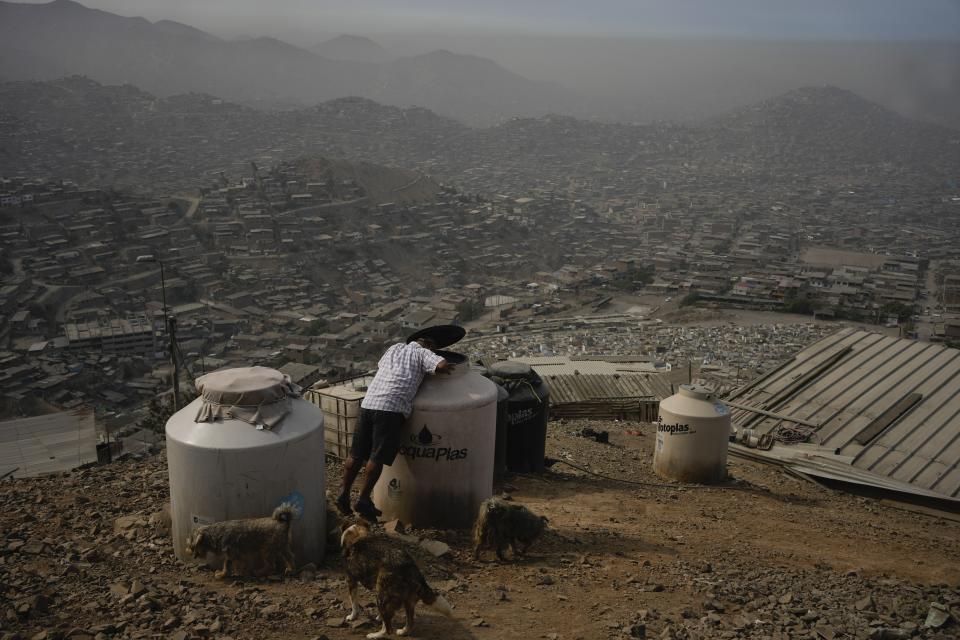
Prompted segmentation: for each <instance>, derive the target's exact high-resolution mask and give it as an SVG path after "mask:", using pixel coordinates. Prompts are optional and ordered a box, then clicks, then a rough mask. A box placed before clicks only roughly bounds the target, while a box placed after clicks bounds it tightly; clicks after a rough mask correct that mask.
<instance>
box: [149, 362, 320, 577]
mask: <svg viewBox="0 0 960 640" xmlns="http://www.w3.org/2000/svg"><path fill="white" fill-rule="evenodd" d="M197 390H198V391H199V392H200V397H199V398H197V399H196V400H194V401H193V402H191V403H190V404H189V405H187V406H186V407H184V408H183V409H181V410H180V411H178V412H177V413H176V414H174V415H173V416H172V417H171V418H170V420H169V421H168V422H167V427H166V432H167V464H168V467H169V473H170V506H171V516H172V530H173V548H174V550H175V552H176V554H177V557H178V558H180V559H181V560H190V558H187V557H186V551H185V546H186V543H187V539H188V537H189V535H190V533H191V532H192V531H193V529H194V528H196V527H198V526H200V525H203V524H209V523H211V522H219V521H222V520H234V519H239V518H260V517H264V516H269V515H270V514H271V513H272V512H273V509H274V508H276V507H277V506H279V505H280V504H281V503H282V502H292V503H294V504H296V505H297V506H298V507H299V508H300V509H301V512H302V513H301V516H300V518H299V519H297V520H294V522H293V527H292V535H293V552H294V555H295V557H296V562H297V564H298V565H302V564H306V563H308V562H313V563H319V562H320V561H321V560H322V559H323V553H324V544H325V540H326V536H325V531H326V499H325V492H324V482H325V480H324V443H323V413H322V412H321V411H320V409H319V408H318V407H315V406H314V405H312V404H310V403H309V402H307V401H305V400H303V399H301V398H300V397H299V393H298V391H299V390H298V389H297V388H296V387H295V386H294V385H292V384H291V383H290V380H289V378H287V377H286V376H284V375H283V374H281V373H280V372H279V371H276V370H274V369H267V368H264V367H249V368H241V369H225V370H223V371H217V372H214V373H210V374H207V375H205V376H203V377H201V378H198V379H197ZM211 562H213V560H212V559H211Z"/></svg>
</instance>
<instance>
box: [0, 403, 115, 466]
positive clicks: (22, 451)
mask: <svg viewBox="0 0 960 640" xmlns="http://www.w3.org/2000/svg"><path fill="white" fill-rule="evenodd" d="M96 461H97V434H96V429H95V425H94V416H93V412H92V411H78V412H65V413H51V414H49V415H45V416H36V417H34V418H21V419H19V420H7V421H6V422H0V475H3V474H6V473H7V472H8V471H11V470H13V469H17V471H15V472H14V473H13V475H14V477H17V478H24V477H30V476H37V475H41V474H44V473H53V472H56V471H68V470H70V469H73V468H74V467H79V466H80V465H83V464H86V463H88V462H96Z"/></svg>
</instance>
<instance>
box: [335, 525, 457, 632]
mask: <svg viewBox="0 0 960 640" xmlns="http://www.w3.org/2000/svg"><path fill="white" fill-rule="evenodd" d="M340 549H341V551H342V553H343V558H344V564H345V565H346V570H347V586H348V588H349V589H350V614H349V615H348V616H347V621H348V622H349V621H352V620H355V619H356V618H357V615H359V613H360V607H359V606H358V605H357V585H358V584H362V585H363V586H364V587H366V588H367V589H370V590H371V591H375V592H376V594H377V609H378V610H379V612H380V619H381V620H383V627H382V628H381V629H380V630H379V631H377V632H375V633H370V634H367V637H368V638H383V637H385V636H387V635H389V634H391V633H393V616H394V614H395V613H396V612H397V611H399V610H400V608H401V607H402V608H403V609H404V611H405V613H406V616H407V623H406V626H404V627H403V628H402V629H398V630H397V635H398V636H403V635H407V634H409V633H410V632H411V631H413V616H414V609H415V607H416V606H417V602H418V601H421V600H422V601H423V603H424V604H426V605H428V606H430V607H432V608H433V609H435V610H437V611H438V612H440V613H442V614H443V615H445V616H451V615H453V607H451V606H450V603H449V602H447V600H446V599H445V598H444V597H443V596H442V595H440V594H438V593H437V592H435V591H434V590H433V589H431V588H430V585H429V584H427V581H426V579H424V577H423V574H422V573H421V572H420V568H419V567H418V566H417V563H416V562H414V560H413V558H412V557H411V556H410V554H409V553H407V551H406V550H405V549H404V548H403V546H402V543H400V542H399V541H398V540H395V539H393V538H391V537H389V536H387V535H384V534H374V533H372V532H371V531H370V527H369V526H368V525H367V524H365V523H358V524H352V525H350V526H348V527H346V528H345V529H344V531H343V535H342V536H341V537H340Z"/></svg>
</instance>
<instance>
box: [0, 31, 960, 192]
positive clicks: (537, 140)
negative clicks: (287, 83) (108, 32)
mask: <svg viewBox="0 0 960 640" xmlns="http://www.w3.org/2000/svg"><path fill="white" fill-rule="evenodd" d="M252 46H258V45H255V44H252ZM259 46H266V47H270V46H273V45H272V44H271V43H269V42H265V43H261V45H259ZM314 156H323V157H328V158H330V157H334V158H350V159H351V160H355V161H359V162H369V163H372V164H378V165H388V166H399V167H406V168H417V169H418V170H419V171H420V172H422V173H428V174H430V175H431V176H436V177H437V179H439V180H443V181H444V182H448V181H449V182H452V183H455V184H457V185H459V186H463V187H464V188H465V189H467V190H473V191H476V192H480V193H490V192H491V191H493V192H503V193H509V192H522V191H524V190H527V189H529V188H531V186H542V185H545V184H549V185H557V184H562V183H563V182H564V181H565V180H567V179H569V178H570V177H576V176H589V179H590V180H592V181H596V182H597V183H598V184H600V183H602V182H603V181H604V180H610V181H611V182H615V181H617V180H621V179H623V178H622V177H623V176H633V177H631V178H628V179H629V180H632V181H635V182H636V181H639V183H643V184H646V185H647V186H648V187H649V188H650V189H651V190H653V191H655V190H656V189H659V188H660V187H659V186H657V185H659V183H660V179H658V178H656V177H655V176H656V175H657V174H658V173H659V172H665V173H669V172H676V173H679V174H683V173H688V172H690V173H692V175H696V176H697V179H702V180H705V181H706V182H709V181H710V180H717V181H720V182H727V183H729V182H730V180H731V179H735V180H737V181H740V183H741V184H746V185H749V184H750V183H751V181H753V180H755V179H757V178H759V179H762V180H781V179H782V180H785V181H787V182H788V183H791V182H792V181H793V180H795V178H796V176H807V177H810V176H822V177H827V178H828V179H841V180H845V179H847V177H852V178H854V179H856V178H857V177H859V176H864V175H872V174H876V173H884V172H888V171H891V172H909V173H911V174H913V175H916V176H920V177H923V178H924V179H931V180H934V181H936V180H940V179H949V178H952V177H953V176H955V175H956V168H957V167H958V166H960V132H958V131H956V130H953V129H948V128H944V127H940V126H936V125H930V124H925V123H920V122H917V121H914V120H909V119H907V118H903V117H902V116H900V115H898V114H896V113H894V112H891V111H889V110H886V109H884V108H882V107H879V106H877V105H876V104H874V103H872V102H869V101H866V100H864V99H862V98H860V97H859V96H857V95H855V94H852V93H850V92H848V91H844V90H841V89H837V88H833V87H820V88H804V89H798V90H796V91H791V92H788V93H786V94H784V95H782V96H779V97H776V98H772V99H770V100H766V101H763V102H760V103H758V104H756V105H753V106H751V107H747V108H744V109H740V110H738V111H736V112H733V113H731V114H729V115H727V116H724V117H721V118H716V119H713V120H710V121H707V122H703V123H699V124H696V125H677V124H671V123H659V124H654V125H625V124H613V123H602V122H594V121H586V120H580V119H577V118H572V117H569V116H557V115H545V116H540V117H535V118H514V119H510V120H507V121H505V122H503V123H502V124H499V125H497V126H493V127H488V128H471V127H468V126H466V125H464V124H462V123H461V122H459V121H456V120H453V119H450V118H446V117H443V116H440V115H438V114H436V113H434V112H432V111H430V110H428V109H424V108H399V107H394V106H388V105H383V104H380V103H378V102H375V101H373V100H370V99H368V98H360V97H347V98H337V99H334V100H330V101H326V102H322V103H320V104H317V105H314V106H312V107H309V108H302V109H292V110H288V111H281V112H274V113H269V112H264V111H260V110H257V109H253V108H250V107H247V106H243V105H239V104H237V103H233V102H230V101H227V100H222V99H220V98H217V97H214V96H211V95H209V94H203V93H189V94H177V95H173V96H168V97H163V98H161V97H157V96H155V95H153V94H151V93H148V92H145V91H142V90H140V89H138V88H136V87H134V86H131V85H121V86H104V85H101V84H99V83H97V82H95V81H93V80H90V79H88V78H83V77H70V78H65V79H62V80H57V81H53V82H8V83H0V175H2V174H25V175H59V176H63V177H69V178H74V179H77V180H82V181H85V182H88V183H90V184H96V185H114V184H123V185H139V186H150V187H154V188H158V187H163V188H174V187H176V188H179V187H181V186H183V185H196V184H197V183H198V182H201V183H202V181H203V180H204V179H205V178H204V177H203V176H210V175H215V174H216V172H218V171H221V170H225V169H226V170H227V172H228V173H230V172H231V170H230V169H229V167H232V166H233V167H235V166H236V165H237V163H239V164H240V165H245V164H246V163H247V162H249V161H250V160H251V159H257V161H258V163H261V158H263V159H264V160H263V162H265V163H274V162H276V161H278V160H281V159H293V158H299V157H314ZM264 166H266V165H264ZM327 168H328V167H322V169H323V170H326V169H327ZM417 175H418V174H410V175H409V176H401V177H398V178H397V179H395V180H394V179H392V178H391V179H389V180H387V179H383V180H380V182H382V184H383V188H382V189H381V188H377V187H375V186H372V187H369V190H370V191H371V193H375V194H376V195H375V198H376V199H377V200H378V201H384V202H389V201H392V200H402V199H404V197H405V195H406V193H405V192H404V191H403V190H401V191H395V190H396V189H398V188H399V187H404V186H406V188H407V189H414V190H413V191H411V192H410V193H411V194H412V196H414V197H420V196H421V195H424V194H427V195H429V194H430V193H433V192H434V191H435V185H433V184H429V183H425V182H424V183H418V182H415V180H416V178H417ZM731 176H732V178H731ZM941 177H942V178H941ZM378 180H379V179H378ZM421 187H424V189H423V191H422V192H421V191H420V188H421ZM551 188H555V187H551Z"/></svg>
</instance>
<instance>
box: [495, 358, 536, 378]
mask: <svg viewBox="0 0 960 640" xmlns="http://www.w3.org/2000/svg"><path fill="white" fill-rule="evenodd" d="M490 375H493V376H497V377H498V378H503V379H505V380H527V379H529V378H532V377H533V367H531V366H530V365H528V364H526V363H524V362H513V361H511V360H503V361H502V362H495V363H493V365H492V366H491V367H490Z"/></svg>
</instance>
